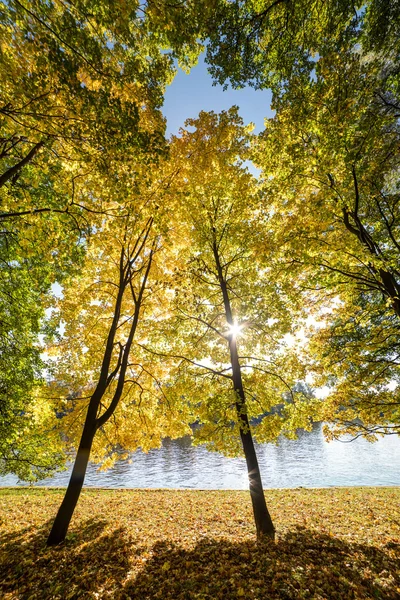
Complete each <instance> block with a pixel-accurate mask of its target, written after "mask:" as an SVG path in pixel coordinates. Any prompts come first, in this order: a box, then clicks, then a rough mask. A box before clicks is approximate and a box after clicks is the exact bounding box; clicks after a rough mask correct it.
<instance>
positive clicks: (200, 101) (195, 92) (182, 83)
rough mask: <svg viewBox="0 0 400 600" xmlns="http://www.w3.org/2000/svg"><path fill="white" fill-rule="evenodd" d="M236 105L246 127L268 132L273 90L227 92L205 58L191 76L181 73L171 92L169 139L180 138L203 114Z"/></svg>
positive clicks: (165, 110)
mask: <svg viewBox="0 0 400 600" xmlns="http://www.w3.org/2000/svg"><path fill="white" fill-rule="evenodd" d="M234 104H236V105H237V106H239V113H240V115H241V117H242V118H243V120H244V122H245V124H248V123H250V122H253V123H254V124H255V126H256V129H255V131H256V132H259V131H261V130H262V129H264V119H265V117H271V116H272V115H273V113H272V112H271V108H270V104H271V93H270V92H269V90H253V89H252V88H250V87H248V88H244V89H241V90H232V89H231V88H229V89H227V90H226V91H223V89H222V86H219V85H218V86H213V85H212V78H211V76H210V75H209V74H208V72H207V65H206V64H205V63H204V58H203V56H201V57H200V60H199V64H198V65H197V66H196V67H194V68H193V69H192V70H191V72H190V74H189V75H187V74H186V73H184V72H183V71H182V70H180V69H179V71H178V73H177V75H176V77H175V79H174V81H173V82H172V84H171V85H170V86H169V87H168V88H167V91H166V94H165V102H164V107H163V113H164V115H165V116H166V117H167V137H169V136H170V135H171V134H177V133H178V130H179V128H180V127H183V125H184V122H185V120H186V119H189V118H194V117H197V115H198V114H199V112H200V111H201V110H205V111H211V110H213V111H215V112H220V111H221V110H227V109H228V108H230V107H231V106H233V105H234Z"/></svg>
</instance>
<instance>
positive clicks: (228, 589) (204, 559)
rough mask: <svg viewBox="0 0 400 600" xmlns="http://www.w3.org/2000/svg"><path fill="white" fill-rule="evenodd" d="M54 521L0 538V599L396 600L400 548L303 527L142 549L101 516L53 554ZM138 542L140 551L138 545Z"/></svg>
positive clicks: (78, 529) (74, 532) (85, 524)
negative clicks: (275, 534) (269, 535)
mask: <svg viewBox="0 0 400 600" xmlns="http://www.w3.org/2000/svg"><path fill="white" fill-rule="evenodd" d="M50 526H51V522H50V521H49V522H47V523H45V524H44V525H43V526H42V527H40V528H39V529H38V528H37V527H29V528H26V529H24V530H20V531H19V532H18V533H7V534H5V535H4V536H2V537H1V538H0V547H1V551H0V582H1V583H0V597H2V598H3V597H4V598H9V599H10V600H11V599H12V600H14V599H20V600H25V599H26V600H28V599H29V600H36V599H37V600H42V599H51V600H59V599H62V600H64V599H68V598H70V599H71V598H72V599H75V598H81V599H83V598H88V599H94V598H97V599H102V598H108V599H110V598H112V599H115V600H122V599H125V600H127V599H132V600H156V599H163V600H218V599H224V600H236V599H238V600H270V599H271V600H274V599H283V600H298V599H301V598H312V599H315V600H322V599H329V600H331V599H340V600H347V599H349V600H350V599H354V600H364V599H366V598H367V599H368V598H374V599H376V598H378V599H379V598H380V599H385V600H386V599H387V600H394V599H399V598H400V592H399V589H400V581H399V580H396V574H397V573H399V572H400V554H399V550H400V546H399V545H398V544H395V543H393V542H392V543H391V544H387V545H386V546H382V547H380V548H377V547H374V546H371V545H368V544H360V543H354V544H353V543H350V542H346V541H344V540H342V539H339V538H335V537H331V536H329V535H324V534H321V533H319V532H318V531H311V530H307V529H300V528H299V529H297V530H294V531H291V532H289V533H288V534H286V535H285V536H283V537H281V538H280V539H279V540H278V541H277V542H276V543H272V542H268V541H264V542H262V543H257V542H256V541H255V540H254V541H252V540H245V541H243V542H240V541H236V542H232V541H229V540H226V539H213V538H210V537H204V538H203V539H201V540H200V541H199V542H198V543H197V544H196V545H195V547H194V548H192V549H188V548H185V547H183V546H179V545H177V544H174V543H173V542H171V541H170V540H168V539H165V540H162V541H159V542H157V543H156V544H148V545H146V540H142V539H141V540H136V539H132V538H131V539H130V538H129V532H128V531H127V530H126V529H124V528H121V527H116V526H115V525H113V524H110V522H108V521H105V520H100V519H96V518H93V519H89V520H87V521H84V522H83V523H80V524H79V525H76V526H75V527H74V528H73V529H72V530H71V532H70V534H69V535H68V537H67V540H66V542H65V543H64V544H62V545H60V546H58V547H53V548H47V547H46V545H45V543H46V537H47V534H48V532H49V530H50ZM140 544H141V545H140Z"/></svg>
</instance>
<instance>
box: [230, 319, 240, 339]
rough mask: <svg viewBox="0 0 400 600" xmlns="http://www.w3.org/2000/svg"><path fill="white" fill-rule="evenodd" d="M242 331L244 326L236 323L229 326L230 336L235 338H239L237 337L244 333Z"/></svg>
mask: <svg viewBox="0 0 400 600" xmlns="http://www.w3.org/2000/svg"><path fill="white" fill-rule="evenodd" d="M242 330H243V326H242V325H239V323H237V322H236V321H235V322H234V323H232V324H231V325H228V335H229V336H231V337H233V338H237V336H238V335H240V334H241V333H242Z"/></svg>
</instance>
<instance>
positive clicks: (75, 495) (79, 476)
mask: <svg viewBox="0 0 400 600" xmlns="http://www.w3.org/2000/svg"><path fill="white" fill-rule="evenodd" d="M95 432H96V428H95V427H94V424H93V425H92V426H90V425H89V424H88V423H87V420H86V423H85V427H84V430H83V433H82V437H81V441H80V444H79V448H78V452H77V455H76V459H75V463H74V468H73V469H72V473H71V478H70V480H69V483H68V487H67V491H66V492H65V496H64V499H63V501H62V503H61V506H60V508H59V509H58V513H57V516H56V518H55V520H54V523H53V527H52V528H51V531H50V535H49V537H48V539H47V545H48V546H55V545H56V544H61V542H63V541H64V540H65V536H66V535H67V531H68V527H69V524H70V521H71V518H72V515H73V514H74V510H75V507H76V504H77V502H78V500H79V496H80V494H81V490H82V486H83V482H84V480H85V474H86V469H87V466H88V462H89V456H90V450H91V447H92V443H93V438H94V434H95Z"/></svg>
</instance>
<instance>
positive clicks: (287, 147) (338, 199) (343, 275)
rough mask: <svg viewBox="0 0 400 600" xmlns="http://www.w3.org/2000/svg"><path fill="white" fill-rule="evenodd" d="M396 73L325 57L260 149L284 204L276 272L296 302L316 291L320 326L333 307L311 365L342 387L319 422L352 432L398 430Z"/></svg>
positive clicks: (281, 105) (280, 111) (368, 61)
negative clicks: (291, 287) (289, 283)
mask: <svg viewBox="0 0 400 600" xmlns="http://www.w3.org/2000/svg"><path fill="white" fill-rule="evenodd" d="M390 72H391V69H390V68H389V69H386V68H385V64H382V60H381V59H380V58H379V57H378V58H377V57H374V56H370V57H366V56H364V55H363V54H360V53H357V52H355V51H354V49H353V48H352V47H350V48H347V51H343V52H342V54H340V55H338V54H336V53H332V54H331V55H328V56H326V57H325V58H324V59H320V60H319V62H318V64H317V66H316V71H315V79H314V81H311V82H309V84H308V86H307V87H301V86H299V88H297V89H295V88H294V87H293V88H291V89H289V90H287V92H286V94H285V95H284V96H282V98H280V99H279V100H278V101H277V102H276V108H277V114H276V116H275V117H274V118H273V119H271V120H269V122H268V124H267V126H266V130H265V132H263V133H262V134H261V135H260V140H259V146H258V149H257V152H256V154H257V158H256V160H257V162H258V163H259V164H260V166H262V168H263V177H264V185H265V189H266V192H267V193H268V194H269V196H270V197H271V198H273V199H274V200H273V205H274V216H273V219H272V224H273V227H274V230H275V236H276V237H275V244H276V248H279V251H278V252H277V253H276V254H275V258H276V260H277V263H278V264H280V265H281V266H280V267H277V269H276V270H277V272H279V271H280V272H281V273H282V274H285V275H284V277H285V278H286V279H287V278H288V277H292V278H293V280H294V281H295V282H296V287H295V289H296V290H297V293H303V294H304V293H305V290H307V289H308V292H307V296H308V304H307V303H306V302H305V305H307V306H308V309H309V310H313V311H314V313H315V314H316V315H317V318H318V311H319V312H320V316H319V318H321V313H322V312H323V310H324V305H325V308H328V309H329V310H331V311H332V310H333V315H332V316H331V317H326V318H328V319H330V320H331V321H332V322H333V325H332V328H327V327H325V328H321V329H320V331H319V333H318V335H316V336H315V343H314V344H313V345H312V347H311V349H310V353H311V356H312V357H313V358H312V359H310V358H309V359H308V360H309V363H310V364H311V365H313V363H314V365H313V366H312V368H314V369H315V370H316V371H318V370H319V372H320V373H321V374H323V375H324V376H323V377H320V378H319V382H320V383H321V384H322V383H326V382H327V381H328V382H329V383H330V385H331V386H332V388H333V390H332V391H333V393H332V395H331V397H330V399H329V400H328V399H327V400H325V402H324V403H323V404H321V403H317V405H316V406H314V408H315V410H316V413H315V414H314V418H318V417H319V418H323V419H326V420H330V421H332V420H336V421H337V422H338V424H339V427H341V428H342V431H348V432H351V433H356V432H360V431H361V432H365V433H366V434H368V433H371V432H372V431H378V432H381V433H391V432H396V431H398V410H399V403H398V399H397V396H398V394H397V392H395V393H393V391H392V392H390V387H391V386H393V385H394V383H395V382H396V381H397V379H398V351H397V330H398V318H399V316H400V313H399V307H400V304H399V295H400V294H399V292H400V287H399V284H400V280H399V272H398V260H399V254H398V252H399V243H398V233H399V232H398V227H399V214H398V200H399V195H398V183H397V170H398V158H397V156H398V153H397V148H398V145H399V128H398V115H397V110H396V107H395V106H394V105H393V104H392V103H391V102H389V101H388V93H389V92H388V88H387V85H386V82H387V81H388V79H389V78H390ZM327 295H329V296H330V298H331V300H330V305H331V306H330V307H329V302H327V301H326V299H325V298H324V296H325V297H326V296H327ZM307 296H306V295H304V297H305V298H306V297H307ZM338 299H340V301H338ZM312 306H317V308H316V309H315V308H312ZM332 307H334V308H333V309H332ZM316 356H318V357H319V358H320V359H321V363H320V365H319V367H317V366H316V364H315V357H316ZM327 377H328V379H327ZM388 386H389V387H388ZM357 419H358V420H357ZM360 419H361V421H360Z"/></svg>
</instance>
